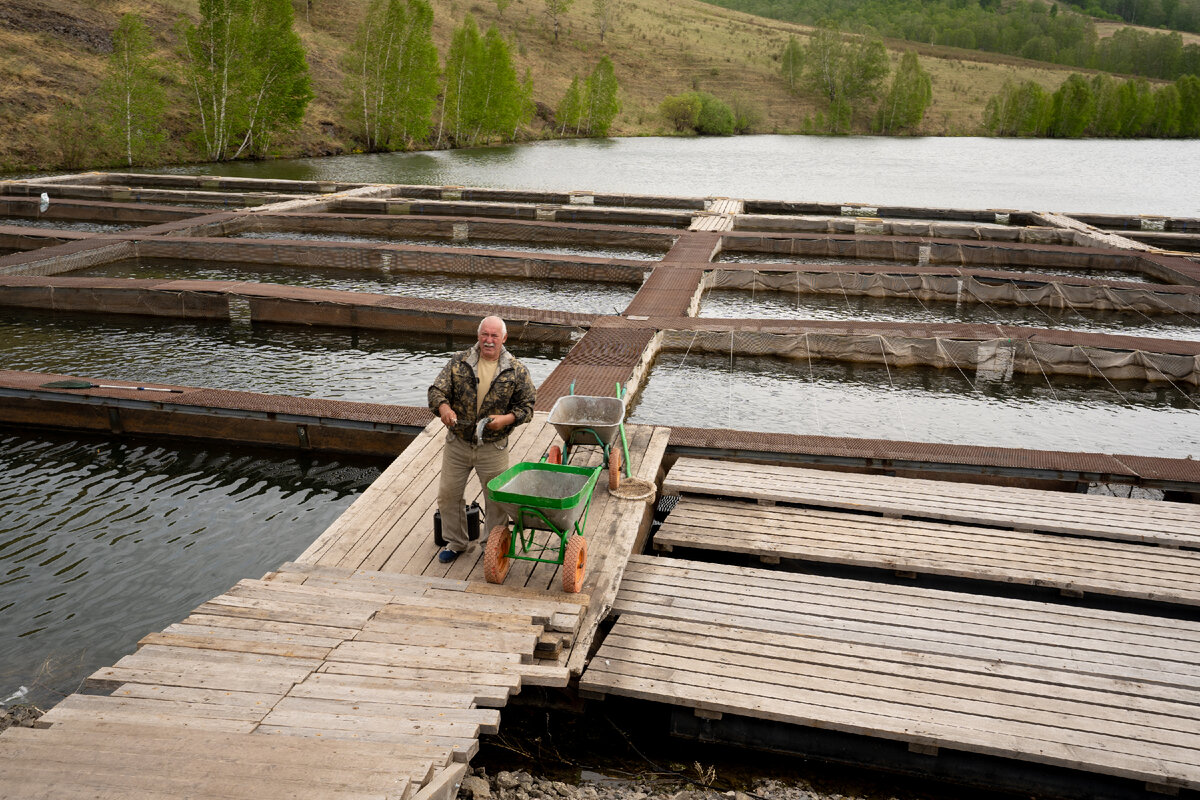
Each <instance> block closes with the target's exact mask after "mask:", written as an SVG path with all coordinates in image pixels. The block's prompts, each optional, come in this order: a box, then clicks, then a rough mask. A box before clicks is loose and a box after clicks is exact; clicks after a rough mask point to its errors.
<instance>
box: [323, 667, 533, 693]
mask: <svg viewBox="0 0 1200 800" xmlns="http://www.w3.org/2000/svg"><path fill="white" fill-rule="evenodd" d="M323 675H330V676H337V677H347V678H380V679H388V680H396V681H405V682H408V681H415V682H419V683H424V684H438V685H446V686H462V687H464V688H465V687H467V686H471V685H477V686H484V687H497V688H500V689H504V690H507V691H509V692H511V693H512V694H518V693H520V691H521V682H522V681H521V675H520V673H519V672H487V671H473V670H464V669H456V668H455V665H454V664H443V665H439V666H436V667H404V666H389V665H385V664H360V663H353V662H337V661H329V662H326V663H325V664H323V665H322V666H321V669H320V671H319V672H315V673H313V674H312V675H311V676H310V677H309V679H306V682H307V681H308V680H311V679H315V678H320V677H321V676H323Z"/></svg>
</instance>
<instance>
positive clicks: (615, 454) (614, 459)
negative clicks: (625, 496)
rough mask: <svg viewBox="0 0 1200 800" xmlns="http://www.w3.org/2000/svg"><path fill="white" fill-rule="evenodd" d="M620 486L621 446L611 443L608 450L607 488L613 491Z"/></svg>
mask: <svg viewBox="0 0 1200 800" xmlns="http://www.w3.org/2000/svg"><path fill="white" fill-rule="evenodd" d="M620 487H621V448H619V447H617V446H616V445H613V448H612V449H611V450H609V451H608V490H609V491H610V492H615V491H616V490H617V489H619V488H620Z"/></svg>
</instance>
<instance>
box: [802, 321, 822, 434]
mask: <svg viewBox="0 0 1200 800" xmlns="http://www.w3.org/2000/svg"><path fill="white" fill-rule="evenodd" d="M804 355H805V356H807V358H808V383H809V386H810V387H811V389H812V391H811V392H810V394H809V399H810V400H811V401H812V408H813V419H814V420H816V423H817V430H818V431H822V430H824V425H823V424H822V423H821V411H820V407H819V406H818V405H817V379H816V377H815V376H814V375H813V365H812V344H811V343H810V342H809V338H808V331H805V332H804Z"/></svg>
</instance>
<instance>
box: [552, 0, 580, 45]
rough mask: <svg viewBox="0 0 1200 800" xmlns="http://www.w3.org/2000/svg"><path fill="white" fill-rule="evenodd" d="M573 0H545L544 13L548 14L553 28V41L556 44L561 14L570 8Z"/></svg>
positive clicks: (560, 24)
mask: <svg viewBox="0 0 1200 800" xmlns="http://www.w3.org/2000/svg"><path fill="white" fill-rule="evenodd" d="M574 4H575V0H546V13H547V14H548V15H549V16H550V26H551V28H553V30H554V43H555V44H558V31H559V29H560V28H561V27H562V18H563V15H564V14H566V13H567V12H568V11H570V10H571V6H572V5H574Z"/></svg>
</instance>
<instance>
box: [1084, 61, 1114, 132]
mask: <svg viewBox="0 0 1200 800" xmlns="http://www.w3.org/2000/svg"><path fill="white" fill-rule="evenodd" d="M1118 88H1119V84H1118V83H1117V82H1116V81H1115V80H1113V78H1112V77H1111V76H1109V75H1105V74H1103V73H1101V74H1099V75H1096V76H1095V77H1093V78H1092V97H1094V98H1095V101H1096V112H1095V114H1093V115H1092V124H1091V125H1089V126H1088V133H1089V134H1090V135H1091V136H1096V137H1101V138H1106V137H1112V136H1119V135H1120V133H1121V108H1120V105H1119V103H1118V99H1117V90H1118Z"/></svg>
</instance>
